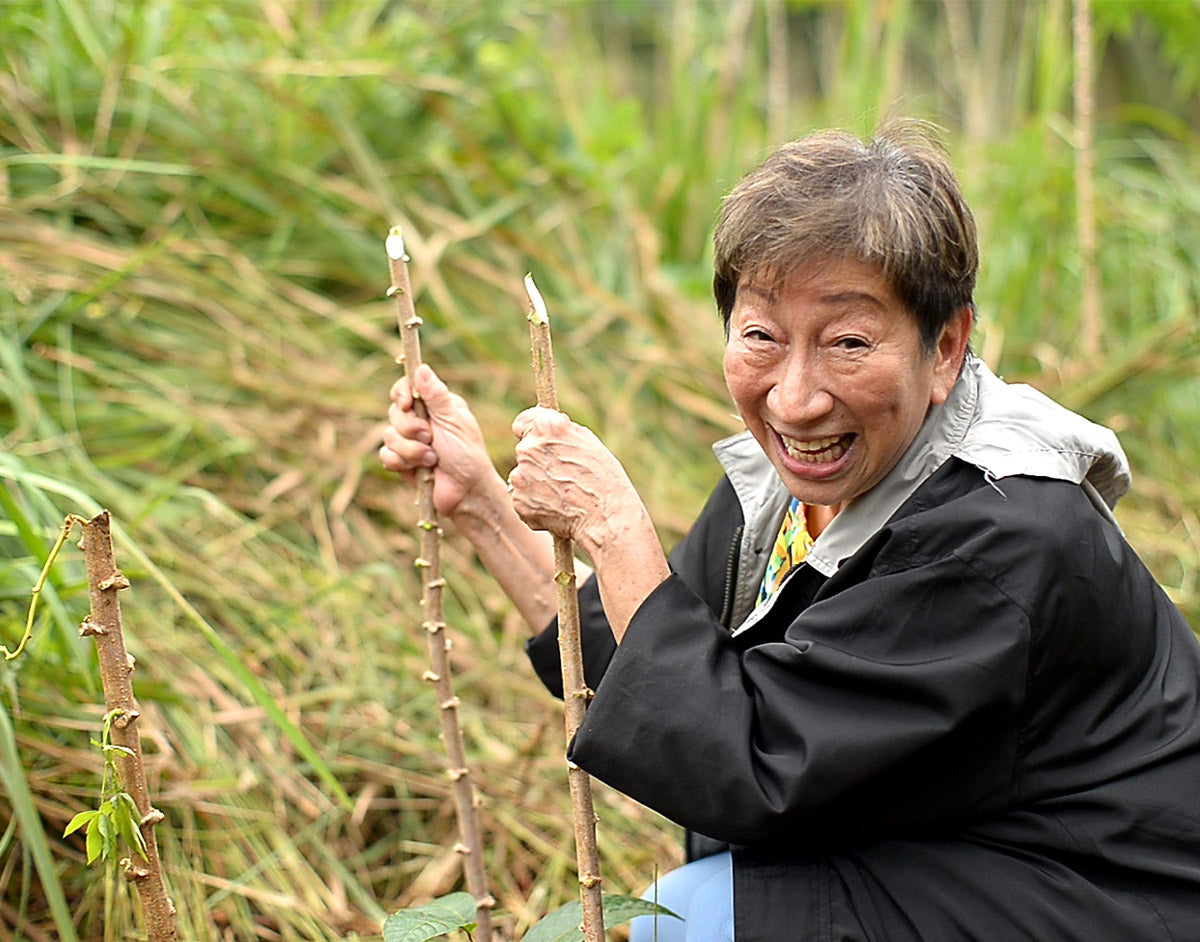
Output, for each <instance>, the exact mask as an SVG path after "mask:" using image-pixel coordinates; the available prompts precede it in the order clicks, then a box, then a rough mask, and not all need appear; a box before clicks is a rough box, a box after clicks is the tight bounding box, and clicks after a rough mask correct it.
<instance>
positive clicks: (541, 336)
mask: <svg viewBox="0 0 1200 942" xmlns="http://www.w3.org/2000/svg"><path fill="white" fill-rule="evenodd" d="M525 292H526V294H527V295H528V297H529V342H530V351H531V354H532V358H533V376H534V381H535V383H536V385H537V401H538V405H539V406H543V407H544V408H547V409H555V410H557V409H558V385H557V383H556V382H555V378H554V350H553V348H552V347H551V344H550V317H549V315H548V314H547V313H546V305H545V302H544V301H543V300H542V296H541V293H540V292H539V291H538V289H537V285H535V284H534V283H533V276H532V275H526V276H525ZM554 569H555V572H554V584H555V587H556V589H557V593H558V652H559V659H560V660H561V661H562V679H563V700H564V704H565V711H564V713H565V718H566V722H565V726H566V741H567V745H568V746H569V745H570V744H571V740H572V739H573V738H574V736H575V732H576V730H578V729H579V725H580V724H581V723H582V722H583V715H584V713H585V712H586V710H587V704H588V701H589V700H590V699H591V697H592V691H590V690H589V689H588V687H587V683H586V682H585V681H584V678H583V648H582V645H581V642H580V637H579V594H578V592H577V591H576V589H575V551H574V547H573V546H572V544H571V540H570V538H569V537H559V536H556V537H555V538H554ZM567 782H568V785H569V786H570V789H571V808H572V812H573V817H574V824H575V857H576V862H577V865H578V869H579V898H580V904H581V905H582V907H583V937H584V940H585V942H603V940H604V912H603V910H602V909H601V897H600V890H601V881H600V853H599V851H598V850H597V848H596V812H595V810H594V807H593V804H592V783H591V779H590V778H589V777H588V774H587V772H585V771H584V770H583V769H581V768H580V767H579V766H577V765H576V764H575V763H574V762H571V761H569V760H568V762H567Z"/></svg>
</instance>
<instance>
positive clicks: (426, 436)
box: [417, 428, 433, 445]
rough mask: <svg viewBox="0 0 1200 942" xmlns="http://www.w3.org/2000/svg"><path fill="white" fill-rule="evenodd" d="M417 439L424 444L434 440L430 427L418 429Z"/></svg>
mask: <svg viewBox="0 0 1200 942" xmlns="http://www.w3.org/2000/svg"><path fill="white" fill-rule="evenodd" d="M417 441H419V442H420V443H421V444H422V445H429V444H431V443H432V442H433V436H432V435H431V434H430V433H429V429H425V428H422V429H417Z"/></svg>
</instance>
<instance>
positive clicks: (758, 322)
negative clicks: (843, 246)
mask: <svg viewBox="0 0 1200 942" xmlns="http://www.w3.org/2000/svg"><path fill="white" fill-rule="evenodd" d="M767 274H768V275H769V274H770V273H767ZM964 323H965V326H964ZM964 330H969V318H966V319H965V321H962V320H960V319H956V320H955V321H954V322H953V323H952V324H951V325H948V326H947V328H946V331H943V334H942V337H941V338H940V339H939V342H938V345H937V348H936V349H935V350H934V351H933V352H932V353H926V351H925V349H924V347H923V346H922V344H921V337H920V331H919V329H918V326H917V321H916V318H915V317H914V316H913V315H912V313H911V312H910V311H909V310H908V309H907V308H906V307H905V306H904V304H903V303H901V301H900V300H899V299H898V298H897V297H896V295H895V292H894V291H893V290H892V288H891V286H890V285H889V284H888V282H887V281H886V280H885V279H884V277H883V275H882V273H881V272H880V271H879V270H878V269H877V268H875V267H874V266H872V265H869V264H866V263H864V262H859V261H856V260H853V259H838V260H833V261H826V262H822V263H817V264H812V265H808V266H806V267H804V268H802V269H799V270H797V271H794V272H792V273H791V274H790V275H788V276H787V277H786V278H784V279H778V278H770V277H757V278H756V277H754V276H753V275H751V276H748V277H744V279H743V282H742V283H739V285H738V292H737V298H736V300H735V302H734V306H733V310H732V312H731V314H730V323H729V336H728V338H727V341H726V345H725V378H726V383H727V384H728V386H729V391H730V394H731V395H732V397H733V400H734V402H735V403H736V405H737V407H738V411H739V412H740V413H741V416H742V419H743V421H744V422H745V423H746V427H747V428H748V429H749V430H750V432H751V434H753V435H754V437H755V438H756V439H757V440H758V442H759V444H760V445H761V446H762V448H763V450H764V451H765V452H766V454H767V456H768V457H769V458H770V459H771V462H772V464H773V465H774V466H775V469H776V471H777V472H778V473H779V476H780V477H781V478H782V479H783V482H784V483H785V484H786V485H787V488H788V490H789V491H790V492H791V493H792V494H793V495H794V496H795V497H798V498H799V499H800V500H802V501H803V502H804V503H806V504H820V505H826V506H832V505H842V504H844V503H846V502H848V501H850V500H853V499H854V498H855V497H857V496H858V495H860V494H862V493H865V492H866V491H867V490H869V489H870V488H872V487H874V486H875V485H876V484H878V483H879V482H880V481H881V480H883V478H884V477H885V476H886V475H887V473H888V472H889V471H891V470H892V468H894V467H895V466H896V463H897V462H898V461H899V460H900V458H901V456H902V455H903V454H904V452H905V450H906V449H907V448H908V446H909V444H911V442H912V440H913V438H914V437H915V436H916V434H917V431H918V430H919V429H920V427H921V423H922V422H923V421H924V419H925V416H926V414H927V413H928V411H929V408H930V406H931V405H935V404H938V403H940V402H943V401H945V398H946V396H947V395H948V394H949V392H950V389H951V388H952V387H953V385H954V380H955V379H956V378H957V375H958V366H959V364H960V363H961V360H962V353H963V348H965V337H961V343H960V342H959V341H960V336H959V335H960V334H961V333H962V331H964ZM948 334H949V336H948Z"/></svg>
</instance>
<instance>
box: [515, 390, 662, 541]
mask: <svg viewBox="0 0 1200 942" xmlns="http://www.w3.org/2000/svg"><path fill="white" fill-rule="evenodd" d="M513 433H514V434H515V435H516V436H517V438H518V439H519V441H518V443H517V447H516V457H517V466H516V467H515V468H514V469H513V472H512V474H510V475H509V476H508V481H509V486H510V488H511V490H512V501H513V508H514V509H515V510H516V511H517V514H518V515H519V516H520V517H521V519H522V520H524V521H525V523H526V524H527V525H528V526H529V527H530V528H532V529H534V530H548V531H550V532H551V533H553V534H554V535H555V536H559V537H569V538H571V539H573V540H575V541H576V542H577V543H578V544H579V545H580V547H581V548H582V549H583V550H584V551H585V552H587V553H588V554H589V555H592V556H593V558H595V552H596V550H597V549H598V548H599V547H600V546H601V545H602V544H604V542H605V541H607V540H609V539H610V538H611V537H612V536H613V535H614V533H615V532H616V531H617V529H618V528H617V527H616V526H614V524H617V523H618V522H619V521H620V520H621V519H622V518H623V517H624V516H627V515H628V513H629V512H631V511H635V512H637V513H641V511H642V505H641V499H640V498H639V497H638V495H637V492H636V491H635V490H634V488H633V484H632V483H630V481H629V478H628V476H627V475H626V474H625V469H624V468H623V467H621V463H620V462H619V461H617V459H616V457H615V456H614V455H613V454H612V452H610V451H609V450H608V449H607V448H606V447H605V446H604V444H603V443H602V442H601V441H600V439H599V438H597V437H596V436H595V435H594V434H593V433H592V432H591V431H590V430H588V429H586V428H584V427H583V426H582V425H577V424H575V423H574V422H572V421H571V420H570V419H568V418H567V417H566V416H565V415H564V414H563V413H561V412H556V411H554V410H553V409H543V408H533V409H526V410H525V411H524V412H522V413H521V414H520V415H518V416H517V417H516V419H514V420H513Z"/></svg>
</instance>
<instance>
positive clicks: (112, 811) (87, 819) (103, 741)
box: [63, 709, 149, 864]
mask: <svg viewBox="0 0 1200 942" xmlns="http://www.w3.org/2000/svg"><path fill="white" fill-rule="evenodd" d="M123 715H124V711H123V710H119V709H118V710H110V711H109V712H108V713H106V714H104V727H103V730H102V731H101V733H100V739H99V740H95V739H93V740H92V741H91V742H92V745H93V746H95V747H96V748H97V749H99V750H100V752H101V754H102V755H103V756H104V774H103V776H102V777H101V779H100V799H101V801H100V807H99V808H93V809H90V810H88V811H81V812H79V814H77V815H75V817H73V818H72V819H71V820H70V822H69V823H68V824H67V827H66V829H65V830H64V831H63V837H66V836H67V835H68V834H74V833H75V832H76V831H78V830H79V829H80V828H84V829H85V830H84V833H85V835H86V836H87V862H88V864H93V863H95V862H96V861H97V860H104V861H108V860H113V861H115V860H116V859H117V851H118V838H120V839H121V840H123V841H124V842H125V844H126V845H127V846H128V847H129V849H130V850H131V851H133V852H136V853H137V854H138V856H139V857H141V858H142V860H144V861H149V856H148V854H147V852H146V839H145V837H143V836H142V832H141V829H140V828H139V826H138V819H139V817H140V815H139V814H138V809H137V804H136V803H135V802H134V800H133V796H132V795H130V794H129V792H127V791H125V787H124V782H123V780H122V777H121V771H120V769H118V768H117V757H118V756H123V757H127V758H133V751H132V750H130V749H128V748H127V747H125V746H117V745H114V744H113V742H112V725H113V721H114V720H116V719H118V718H119V717H121V716H123ZM105 796H107V797H105Z"/></svg>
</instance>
